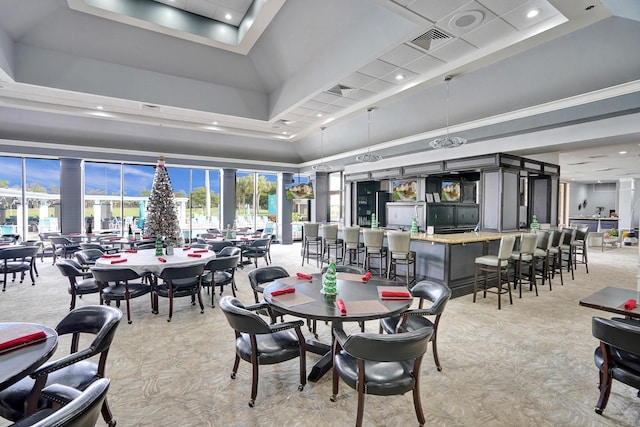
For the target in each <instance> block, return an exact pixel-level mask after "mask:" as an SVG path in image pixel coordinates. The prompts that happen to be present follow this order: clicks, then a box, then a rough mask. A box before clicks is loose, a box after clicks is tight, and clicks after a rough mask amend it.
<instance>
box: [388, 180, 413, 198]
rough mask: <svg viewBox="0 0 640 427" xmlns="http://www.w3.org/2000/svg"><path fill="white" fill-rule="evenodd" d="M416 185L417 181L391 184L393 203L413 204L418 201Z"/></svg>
mask: <svg viewBox="0 0 640 427" xmlns="http://www.w3.org/2000/svg"><path fill="white" fill-rule="evenodd" d="M417 196H418V183H417V181H394V182H393V201H394V202H413V201H416V200H418V197H417Z"/></svg>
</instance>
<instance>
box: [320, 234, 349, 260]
mask: <svg viewBox="0 0 640 427" xmlns="http://www.w3.org/2000/svg"><path fill="white" fill-rule="evenodd" d="M320 237H322V262H321V265H322V264H324V263H325V262H327V263H329V261H330V260H331V259H334V260H335V261H336V263H337V262H339V261H342V259H343V257H344V241H343V240H342V239H338V226H337V225H333V224H325V225H322V226H321V227H320ZM332 250H333V251H334V253H335V257H332V256H331V251H332Z"/></svg>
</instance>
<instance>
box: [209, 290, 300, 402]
mask: <svg viewBox="0 0 640 427" xmlns="http://www.w3.org/2000/svg"><path fill="white" fill-rule="evenodd" d="M220 308H221V309H222V312H223V313H224V315H225V317H226V318H227V321H228V322H229V325H230V326H231V327H232V328H233V330H234V332H235V335H236V340H235V347H236V348H235V361H234V363H233V371H232V373H231V378H233V379H235V378H236V373H237V372H238V367H239V365H240V359H242V360H244V361H246V362H249V363H251V365H252V366H253V370H252V373H253V374H252V380H251V399H250V400H249V406H251V407H253V406H254V404H255V401H256V396H257V395H258V368H259V366H260V365H273V364H276V363H281V362H286V361H287V360H291V359H295V358H296V357H297V358H299V359H300V385H299V386H298V390H300V391H302V390H303V389H304V386H305V385H306V384H307V372H306V344H305V340H304V335H302V330H301V327H302V325H303V324H304V322H303V321H302V320H294V321H290V322H283V323H278V324H275V325H269V324H268V323H267V322H265V321H264V320H263V319H262V318H261V317H260V316H258V315H257V314H256V313H255V312H256V311H257V310H269V305H268V304H267V303H265V302H263V303H261V304H255V305H250V306H244V305H243V304H242V303H241V302H240V301H239V300H238V299H237V298H234V297H231V296H224V297H222V299H221V300H220Z"/></svg>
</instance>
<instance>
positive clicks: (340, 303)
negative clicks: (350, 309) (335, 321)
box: [336, 298, 347, 316]
mask: <svg viewBox="0 0 640 427" xmlns="http://www.w3.org/2000/svg"><path fill="white" fill-rule="evenodd" d="M336 305H337V306H338V310H340V315H341V316H346V314H347V307H345V306H344V301H342V300H341V299H339V298H338V299H337V300H336Z"/></svg>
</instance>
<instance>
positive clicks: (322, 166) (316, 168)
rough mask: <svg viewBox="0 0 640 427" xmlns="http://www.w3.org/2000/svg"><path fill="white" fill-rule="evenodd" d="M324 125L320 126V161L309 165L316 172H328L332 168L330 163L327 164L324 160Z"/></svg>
mask: <svg viewBox="0 0 640 427" xmlns="http://www.w3.org/2000/svg"><path fill="white" fill-rule="evenodd" d="M325 129H326V127H321V128H320V163H318V164H316V165H313V166H311V169H313V170H314V171H316V172H328V171H330V170H332V169H333V167H331V165H328V164H326V163H325V162H324V130H325Z"/></svg>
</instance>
